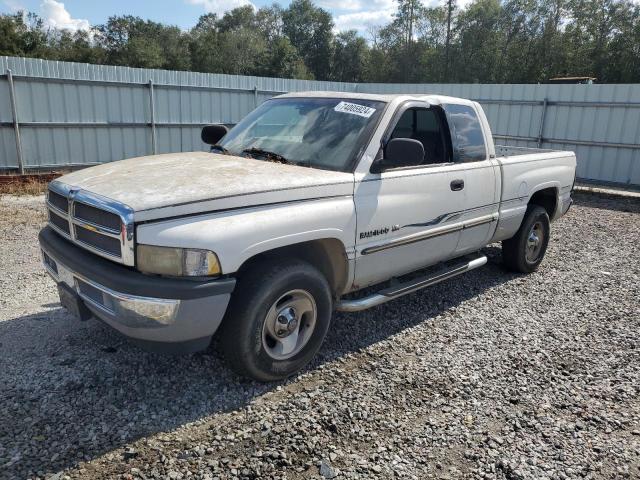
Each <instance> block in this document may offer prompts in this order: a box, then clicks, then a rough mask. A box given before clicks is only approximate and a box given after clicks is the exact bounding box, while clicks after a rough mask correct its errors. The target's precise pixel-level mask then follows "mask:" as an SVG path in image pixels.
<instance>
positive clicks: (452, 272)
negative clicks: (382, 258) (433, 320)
mask: <svg viewBox="0 0 640 480" xmlns="http://www.w3.org/2000/svg"><path fill="white" fill-rule="evenodd" d="M485 263H487V257H486V256H484V255H482V256H480V257H477V258H474V259H473V260H471V261H469V262H467V263H463V264H462V265H457V266H455V267H452V268H449V269H448V270H445V271H444V272H442V271H441V272H438V273H435V274H431V275H427V276H424V277H420V278H416V279H413V280H410V281H408V282H406V283H401V284H399V285H394V286H392V287H388V288H385V289H384V290H380V291H379V292H377V293H374V294H373V295H369V296H368V297H364V298H358V299H355V300H340V301H339V302H338V303H337V304H336V310H339V311H341V312H359V311H360V310H366V309H367V308H371V307H376V306H378V305H382V304H383V303H386V302H388V301H390V300H395V299H396V298H400V297H402V296H404V295H407V294H409V293H413V292H416V291H418V290H422V289H423V288H426V287H430V286H431V285H435V284H436V283H440V282H443V281H444V280H448V279H450V278H453V277H457V276H458V275H461V274H463V273H465V272H468V271H469V270H473V269H474V268H478V267H481V266H483V265H484V264H485Z"/></svg>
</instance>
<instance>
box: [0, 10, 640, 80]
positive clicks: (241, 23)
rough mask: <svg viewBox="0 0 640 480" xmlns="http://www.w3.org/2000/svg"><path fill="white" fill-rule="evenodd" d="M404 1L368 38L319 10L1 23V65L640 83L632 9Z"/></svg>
mask: <svg viewBox="0 0 640 480" xmlns="http://www.w3.org/2000/svg"><path fill="white" fill-rule="evenodd" d="M396 1H397V11H396V14H395V16H394V18H393V19H392V21H391V22H390V23H389V24H387V25H383V26H378V27H373V28H371V29H370V32H369V38H367V39H365V38H364V37H363V36H360V35H359V34H358V33H357V32H356V31H355V30H349V31H345V32H340V33H335V32H334V23H333V20H332V17H331V15H330V14H329V12H327V11H326V10H323V9H322V8H319V7H318V6H316V5H314V3H313V2H312V0H293V1H292V2H291V3H290V4H289V6H288V7H287V8H283V7H281V6H280V5H278V4H273V5H272V6H269V7H263V8H260V9H259V10H255V9H254V8H253V7H251V6H244V7H240V8H236V9H234V10H231V11H229V12H227V13H225V14H224V15H223V16H222V17H219V16H217V15H215V14H212V13H210V14H206V15H202V16H201V17H200V18H199V20H198V22H197V24H196V25H195V26H194V27H193V28H192V29H191V30H190V31H188V32H185V31H182V30H180V29H179V28H178V27H176V26H171V25H164V24H161V23H157V22H152V21H150V20H144V19H142V18H140V17H134V16H130V15H123V16H113V17H110V18H109V19H108V21H107V22H106V23H105V24H104V25H97V26H95V27H93V28H92V29H91V30H90V31H77V32H70V31H65V30H55V29H51V28H47V27H46V26H45V25H44V23H43V21H42V19H40V18H39V17H38V16H37V15H35V14H33V13H24V12H19V13H17V14H10V15H6V14H5V15H0V55H11V56H24V57H38V58H45V59H55V60H65V61H73V62H87V63H95V64H107V65H126V66H132V67H144V68H163V69H169V70H191V71H199V72H215V73H229V74H242V75H260V76H271V77H285V78H301V79H311V78H316V79H319V80H338V81H345V82H427V83H428V82H465V83H467V82H468V83H472V82H482V83H503V82H504V83H535V82H544V81H546V80H548V79H549V78H552V77H555V76H594V77H597V78H598V81H599V82H603V83H606V82H620V83H622V82H624V83H632V82H638V81H640V6H639V5H638V4H637V3H634V2H632V1H631V0H473V1H472V3H470V4H469V5H467V7H466V8H463V9H460V8H458V7H457V5H456V2H455V0H451V2H449V0H440V1H439V2H438V4H436V5H435V6H434V5H433V3H432V2H424V3H423V2H421V1H420V0H396ZM450 3H451V14H449V4H450ZM427 5H431V6H427ZM449 20H450V34H448V33H447V31H448V24H449Z"/></svg>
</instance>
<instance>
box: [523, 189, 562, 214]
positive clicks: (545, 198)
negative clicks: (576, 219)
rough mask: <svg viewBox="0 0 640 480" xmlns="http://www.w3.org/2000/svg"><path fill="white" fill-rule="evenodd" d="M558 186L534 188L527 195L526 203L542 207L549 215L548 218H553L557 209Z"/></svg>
mask: <svg viewBox="0 0 640 480" xmlns="http://www.w3.org/2000/svg"><path fill="white" fill-rule="evenodd" d="M558 192H559V190H558V187H555V186H553V187H545V188H540V189H539V190H536V191H535V192H534V193H533V194H532V195H531V197H529V201H528V202H527V203H528V205H538V206H540V207H542V208H544V209H545V210H546V212H547V215H549V220H553V219H554V218H555V215H556V211H557V209H558Z"/></svg>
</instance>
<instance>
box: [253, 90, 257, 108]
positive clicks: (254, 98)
mask: <svg viewBox="0 0 640 480" xmlns="http://www.w3.org/2000/svg"><path fill="white" fill-rule="evenodd" d="M253 108H258V86H257V85H254V87H253Z"/></svg>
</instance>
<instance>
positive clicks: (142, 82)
mask: <svg viewBox="0 0 640 480" xmlns="http://www.w3.org/2000/svg"><path fill="white" fill-rule="evenodd" d="M8 70H10V71H11V77H12V79H11V80H12V83H13V93H14V95H13V98H14V100H15V107H16V113H17V120H18V131H19V135H20V139H21V141H20V145H21V147H22V155H21V157H22V164H23V168H24V169H30V168H51V167H57V166H64V165H88V164H93V163H102V162H108V161H112V160H119V159H122V158H127V157H133V156H139V155H147V154H150V153H153V152H154V151H155V152H157V153H163V152H176V151H189V150H206V148H207V147H206V146H205V145H204V144H203V143H202V142H201V141H200V127H201V126H202V125H203V124H207V123H226V124H234V123H236V122H238V120H240V119H241V118H242V117H243V116H245V115H246V114H247V113H248V112H250V111H251V110H252V109H253V108H254V107H255V106H256V105H258V104H260V103H261V102H263V101H264V100H266V99H268V98H270V97H272V96H274V95H277V94H279V93H282V92H287V91H300V90H337V91H350V92H368V93H391V92H393V93H440V94H447V95H452V96H459V97H465V98H472V99H475V100H478V101H479V102H480V103H481V104H482V105H483V107H484V108H485V111H486V112H487V116H488V117H489V122H490V124H491V127H492V129H493V132H494V136H495V138H496V141H497V142H498V143H506V144H510V145H520V146H541V147H547V148H557V149H571V150H574V151H575V152H576V154H577V156H578V176H579V178H581V179H584V180H589V181H593V182H598V183H615V184H621V185H633V186H640V85H466V84H463V85H457V84H450V85H442V84H428V85H413V84H409V85H406V84H405V85H403V84H354V83H341V82H320V81H308V80H289V79H279V78H260V77H249V76H233V75H220V74H203V73H191V72H173V71H165V70H146V69H139V68H127V67H110V66H100V65H88V64H78V63H68V62H55V61H45V60H38V59H25V58H14V57H0V144H1V146H0V155H1V158H0V169H2V170H5V171H7V170H17V169H18V168H19V160H18V154H17V151H18V149H17V146H16V139H15V132H16V128H15V124H14V117H13V114H12V101H11V100H12V95H11V89H10V82H9V80H10V79H9V76H8V75H7V71H8Z"/></svg>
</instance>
